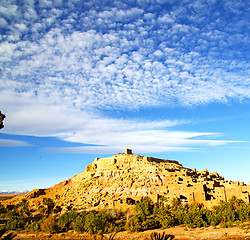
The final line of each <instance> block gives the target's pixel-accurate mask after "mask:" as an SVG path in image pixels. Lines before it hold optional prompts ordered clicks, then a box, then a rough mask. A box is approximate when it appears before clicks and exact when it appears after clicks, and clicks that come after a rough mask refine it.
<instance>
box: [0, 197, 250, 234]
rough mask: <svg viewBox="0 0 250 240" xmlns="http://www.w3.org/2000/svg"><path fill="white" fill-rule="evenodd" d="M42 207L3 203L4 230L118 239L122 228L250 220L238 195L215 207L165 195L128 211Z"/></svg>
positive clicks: (136, 229) (0, 211)
mask: <svg viewBox="0 0 250 240" xmlns="http://www.w3.org/2000/svg"><path fill="white" fill-rule="evenodd" d="M39 211H40V212H39V214H37V213H36V214H34V212H32V211H31V210H30V207H29V203H28V201H27V200H25V199H23V200H22V201H21V202H20V203H19V204H17V205H15V206H12V207H11V208H10V206H7V207H4V206H3V205H2V204H0V221H1V222H0V223H1V225H0V230H1V231H2V232H3V231H4V232H5V231H9V230H14V231H20V230H25V231H27V232H38V231H41V232H47V233H51V234H53V233H62V232H68V231H70V230H71V231H76V232H87V233H89V235H96V236H97V235H99V236H103V235H104V234H110V239H114V238H115V234H116V233H117V232H119V231H128V232H140V231H145V230H149V229H160V228H161V229H165V228H169V227H173V226H178V225H186V226H187V227H191V228H196V227H198V228H200V227H206V226H217V225H220V226H221V227H226V228H227V227H232V226H234V225H237V226H243V225H244V223H246V222H248V221H249V220H250V204H247V203H245V202H244V201H243V200H241V199H238V198H236V197H233V198H231V199H230V200H229V201H228V202H225V201H221V202H220V204H219V205H217V206H214V207H213V208H212V209H207V208H205V207H204V206H203V205H202V204H197V203H193V204H191V205H183V204H182V203H181V202H180V201H179V200H178V199H174V200H173V201H172V202H171V204H167V203H166V202H165V201H164V199H161V200H160V201H159V202H158V203H156V204H154V203H153V202H152V200H151V199H150V198H149V197H143V198H141V199H140V201H138V202H137V203H136V204H135V206H134V209H132V210H131V209H130V210H127V211H125V212H122V211H120V210H116V209H106V210H101V211H83V212H76V211H75V210H74V209H71V210H69V211H66V212H64V213H58V212H55V206H54V203H53V201H52V200H51V199H45V200H44V202H43V206H42V207H41V208H39ZM151 239H173V236H168V235H164V234H162V235H161V234H158V233H152V234H151Z"/></svg>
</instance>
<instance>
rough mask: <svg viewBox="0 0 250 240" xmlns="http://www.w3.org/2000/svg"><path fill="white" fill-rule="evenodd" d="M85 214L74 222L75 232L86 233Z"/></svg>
mask: <svg viewBox="0 0 250 240" xmlns="http://www.w3.org/2000/svg"><path fill="white" fill-rule="evenodd" d="M85 216H86V215H85V214H81V215H78V216H77V217H76V218H75V220H74V230H76V231H78V232H83V231H84V223H85Z"/></svg>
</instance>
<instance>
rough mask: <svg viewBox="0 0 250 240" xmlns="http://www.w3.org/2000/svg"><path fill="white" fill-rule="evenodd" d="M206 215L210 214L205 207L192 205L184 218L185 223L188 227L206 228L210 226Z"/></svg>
mask: <svg viewBox="0 0 250 240" xmlns="http://www.w3.org/2000/svg"><path fill="white" fill-rule="evenodd" d="M206 214H208V212H207V211H205V209H204V207H203V206H200V205H198V204H192V205H191V206H190V208H189V209H188V211H187V213H186V215H185V217H184V223H185V224H187V225H188V227H206V226H207V225H208V218H207V216H206Z"/></svg>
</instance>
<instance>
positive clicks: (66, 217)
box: [58, 210, 77, 231]
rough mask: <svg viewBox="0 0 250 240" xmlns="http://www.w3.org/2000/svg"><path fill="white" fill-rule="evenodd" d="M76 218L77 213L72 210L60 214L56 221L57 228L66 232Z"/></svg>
mask: <svg viewBox="0 0 250 240" xmlns="http://www.w3.org/2000/svg"><path fill="white" fill-rule="evenodd" d="M76 217H77V213H76V212H75V211H74V210H71V211H69V212H66V213H64V214H62V215H61V216H60V217H59V219H58V228H59V230H60V231H68V230H69V229H70V225H71V224H72V223H73V222H74V220H75V219H76Z"/></svg>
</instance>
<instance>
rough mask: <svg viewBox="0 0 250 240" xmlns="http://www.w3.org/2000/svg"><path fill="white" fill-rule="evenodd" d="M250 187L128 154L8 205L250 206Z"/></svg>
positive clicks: (98, 163)
mask: <svg viewBox="0 0 250 240" xmlns="http://www.w3.org/2000/svg"><path fill="white" fill-rule="evenodd" d="M249 194H250V185H246V184H244V183H241V182H232V181H225V180H224V178H223V177H220V176H219V174H218V173H217V172H213V173H209V172H208V171H207V170H206V169H204V170H203V171H196V169H193V170H191V169H188V168H185V167H183V166H182V165H181V164H180V163H178V162H177V161H171V160H164V159H157V158H152V157H143V156H140V155H134V154H132V151H131V150H129V149H126V150H125V153H124V154H116V155H114V156H112V157H108V158H101V159H99V158H96V159H95V160H94V161H93V163H92V164H90V165H89V166H87V168H86V171H84V172H82V173H80V174H78V175H76V176H74V177H72V178H70V179H68V180H66V181H63V182H61V183H59V184H57V185H55V186H53V187H51V188H48V189H35V190H33V191H31V192H29V193H27V194H26V195H24V196H20V197H15V198H13V199H12V200H9V202H5V204H16V203H18V202H20V201H21V199H23V198H25V199H27V200H28V201H29V204H30V206H31V207H33V208H34V209H37V208H38V207H39V206H40V205H42V204H43V200H44V199H46V198H51V199H52V200H53V202H54V203H55V205H56V208H57V209H58V210H59V211H61V210H62V211H64V210H67V209H71V208H72V207H73V208H75V209H78V210H90V209H96V208H98V209H100V208H128V207H130V206H131V205H134V204H135V203H136V201H137V200H139V199H140V198H141V197H144V196H149V197H150V198H151V199H152V200H153V201H154V202H157V201H160V200H163V199H164V201H167V202H171V200H172V199H173V198H179V199H180V200H181V201H182V202H183V203H192V202H199V203H203V204H204V205H205V206H206V207H208V208H210V207H211V206H213V205H216V204H218V203H219V202H220V200H225V201H227V200H228V199H230V198H231V197H232V196H234V195H236V196H237V197H238V198H241V199H243V200H244V201H245V202H247V203H249V201H250V200H249Z"/></svg>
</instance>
